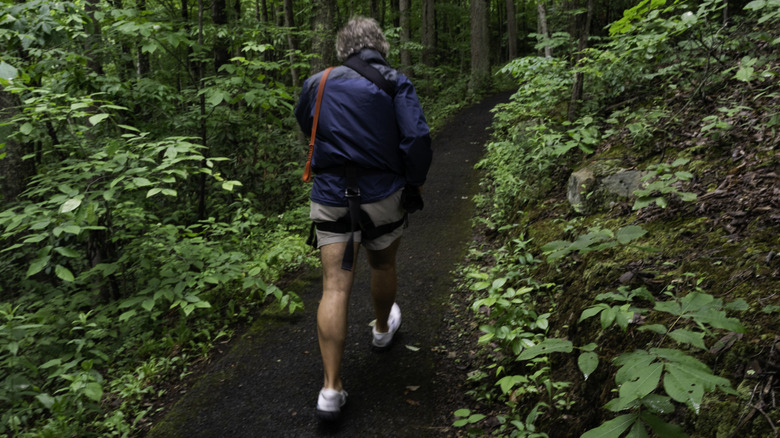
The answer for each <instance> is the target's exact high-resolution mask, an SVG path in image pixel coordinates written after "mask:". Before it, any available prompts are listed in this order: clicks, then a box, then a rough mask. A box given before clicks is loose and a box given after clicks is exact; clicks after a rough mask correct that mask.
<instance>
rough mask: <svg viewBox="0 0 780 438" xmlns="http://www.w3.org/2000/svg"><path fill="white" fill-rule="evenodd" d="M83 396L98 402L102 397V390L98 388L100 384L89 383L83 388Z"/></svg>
mask: <svg viewBox="0 0 780 438" xmlns="http://www.w3.org/2000/svg"><path fill="white" fill-rule="evenodd" d="M84 395H86V396H87V397H89V398H90V399H92V400H94V401H96V402H99V401H100V399H101V398H102V397H103V388H102V387H101V386H100V383H97V382H89V383H87V384H86V385H85V386H84Z"/></svg>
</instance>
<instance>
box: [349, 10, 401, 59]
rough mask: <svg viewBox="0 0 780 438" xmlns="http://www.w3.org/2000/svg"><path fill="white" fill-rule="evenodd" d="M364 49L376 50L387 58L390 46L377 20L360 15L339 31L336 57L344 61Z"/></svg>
mask: <svg viewBox="0 0 780 438" xmlns="http://www.w3.org/2000/svg"><path fill="white" fill-rule="evenodd" d="M364 48H370V49H375V50H377V51H378V52H379V53H381V54H382V56H384V57H385V58H387V53H388V52H389V51H390V44H389V43H388V42H387V39H385V35H384V34H383V33H382V29H381V28H380V27H379V23H377V22H376V20H374V19H373V18H368V17H363V16H360V15H358V16H355V17H353V18H352V19H351V20H349V23H347V24H346V26H344V28H343V29H341V30H340V31H339V33H338V36H337V37H336V56H337V57H338V59H339V61H344V60H345V59H347V58H349V56H350V55H352V54H353V53H357V52H359V51H360V50H362V49H364Z"/></svg>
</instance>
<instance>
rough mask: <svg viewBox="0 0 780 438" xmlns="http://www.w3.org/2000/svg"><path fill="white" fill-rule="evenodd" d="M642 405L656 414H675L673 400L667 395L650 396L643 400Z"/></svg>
mask: <svg viewBox="0 0 780 438" xmlns="http://www.w3.org/2000/svg"><path fill="white" fill-rule="evenodd" d="M642 405H644V406H645V407H647V408H648V409H650V410H651V411H652V412H655V413H656V414H670V413H672V412H674V404H672V400H671V399H670V398H669V397H667V396H665V395H658V394H648V395H647V396H645V397H644V398H643V399H642Z"/></svg>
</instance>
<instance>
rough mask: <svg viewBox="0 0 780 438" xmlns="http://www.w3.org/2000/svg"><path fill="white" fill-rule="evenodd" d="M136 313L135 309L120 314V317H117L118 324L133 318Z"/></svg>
mask: <svg viewBox="0 0 780 438" xmlns="http://www.w3.org/2000/svg"><path fill="white" fill-rule="evenodd" d="M136 313H137V312H136V310H135V309H131V310H128V311H127V312H124V313H122V314H121V315H119V322H124V321H126V320H128V319H130V318H132V317H133V316H135V314H136Z"/></svg>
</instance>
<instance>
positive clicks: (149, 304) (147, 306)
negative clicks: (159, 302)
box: [141, 298, 154, 312]
mask: <svg viewBox="0 0 780 438" xmlns="http://www.w3.org/2000/svg"><path fill="white" fill-rule="evenodd" d="M141 307H143V308H144V310H146V311H147V312H150V311H151V310H152V309H153V308H154V299H152V298H147V299H145V300H144V301H143V303H141Z"/></svg>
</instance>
